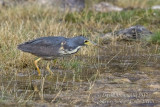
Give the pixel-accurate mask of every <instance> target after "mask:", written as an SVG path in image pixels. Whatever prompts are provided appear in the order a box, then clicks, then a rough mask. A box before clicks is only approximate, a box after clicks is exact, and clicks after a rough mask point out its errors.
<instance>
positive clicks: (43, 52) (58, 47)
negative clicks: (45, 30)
mask: <svg viewBox="0 0 160 107" xmlns="http://www.w3.org/2000/svg"><path fill="white" fill-rule="evenodd" d="M93 44H94V43H93V42H91V41H90V40H89V39H87V38H86V37H84V36H82V35H80V36H75V37H71V38H67V37H63V36H48V37H40V38H37V39H33V40H29V41H27V42H24V43H22V44H19V45H17V48H18V49H19V50H21V51H23V52H27V53H31V54H33V55H35V56H37V57H39V58H38V59H37V60H35V61H34V64H35V66H36V68H37V72H38V75H41V72H40V69H39V67H38V64H37V63H38V62H39V61H40V60H54V62H56V59H57V58H58V57H64V56H68V55H71V54H74V53H76V52H78V50H79V49H80V48H81V47H83V46H86V45H93ZM49 66H50V63H49V62H48V63H47V67H46V69H47V71H48V72H50V74H51V75H52V74H53V72H52V71H51V69H50V67H49Z"/></svg>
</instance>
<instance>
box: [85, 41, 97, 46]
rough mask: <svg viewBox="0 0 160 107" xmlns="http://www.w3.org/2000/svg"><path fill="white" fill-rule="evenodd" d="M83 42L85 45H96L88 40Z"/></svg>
mask: <svg viewBox="0 0 160 107" xmlns="http://www.w3.org/2000/svg"><path fill="white" fill-rule="evenodd" d="M84 44H85V45H96V43H94V42H91V41H89V40H87V41H85V43H84Z"/></svg>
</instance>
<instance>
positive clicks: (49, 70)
mask: <svg viewBox="0 0 160 107" xmlns="http://www.w3.org/2000/svg"><path fill="white" fill-rule="evenodd" d="M49 65H50V63H49V62H48V63H47V67H46V69H47V70H48V72H49V73H50V74H51V75H53V72H52V71H51V69H50V68H49Z"/></svg>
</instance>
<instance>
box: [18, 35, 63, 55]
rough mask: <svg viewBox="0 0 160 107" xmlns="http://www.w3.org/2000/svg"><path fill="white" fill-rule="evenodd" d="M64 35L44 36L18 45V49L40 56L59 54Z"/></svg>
mask: <svg viewBox="0 0 160 107" xmlns="http://www.w3.org/2000/svg"><path fill="white" fill-rule="evenodd" d="M65 40H66V38H64V37H42V38H38V39H35V40H31V41H28V42H25V43H23V44H20V45H18V49H20V50H22V51H24V52H29V53H31V54H34V55H36V56H39V57H50V56H55V57H56V56H58V50H59V48H60V46H61V42H63V41H65Z"/></svg>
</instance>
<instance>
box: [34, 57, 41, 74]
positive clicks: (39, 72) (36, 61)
mask: <svg viewBox="0 0 160 107" xmlns="http://www.w3.org/2000/svg"><path fill="white" fill-rule="evenodd" d="M41 59H42V58H38V59H37V60H35V61H34V64H35V66H36V68H37V71H38V75H41V71H40V70H39V67H38V65H37V63H38V61H40V60H41Z"/></svg>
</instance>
